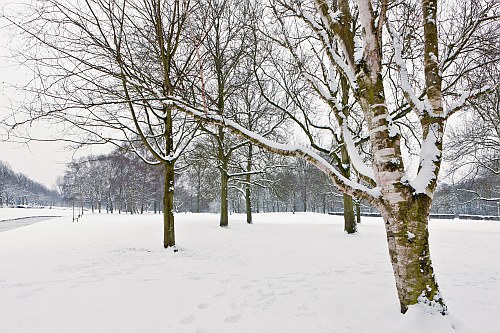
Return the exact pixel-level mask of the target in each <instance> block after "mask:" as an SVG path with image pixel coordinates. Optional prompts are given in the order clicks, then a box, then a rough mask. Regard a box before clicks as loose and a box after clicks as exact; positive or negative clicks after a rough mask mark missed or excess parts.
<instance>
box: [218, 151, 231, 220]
mask: <svg viewBox="0 0 500 333" xmlns="http://www.w3.org/2000/svg"><path fill="white" fill-rule="evenodd" d="M220 162H221V170H220V224H219V225H220V226H221V227H227V226H228V224H229V210H228V208H229V207H228V198H227V195H228V181H229V177H228V175H227V167H228V161H227V158H226V156H224V157H222V158H221V161H220Z"/></svg>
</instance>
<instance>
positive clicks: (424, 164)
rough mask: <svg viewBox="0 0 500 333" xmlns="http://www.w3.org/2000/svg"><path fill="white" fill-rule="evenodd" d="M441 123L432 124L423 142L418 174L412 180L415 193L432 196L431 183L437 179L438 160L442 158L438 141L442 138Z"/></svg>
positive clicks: (411, 183)
mask: <svg viewBox="0 0 500 333" xmlns="http://www.w3.org/2000/svg"><path fill="white" fill-rule="evenodd" d="M439 126H440V125H439V124H431V125H430V126H429V131H428V133H427V136H426V138H425V139H424V140H423V142H422V147H421V150H420V163H419V170H418V173H417V176H416V177H415V178H414V179H413V180H411V181H410V185H411V186H412V187H413V189H414V190H415V192H414V193H415V194H420V193H423V194H427V195H428V196H430V197H432V195H433V194H432V191H430V189H429V185H430V184H432V183H433V182H434V181H436V180H437V174H436V168H437V166H436V162H438V161H439V159H440V158H441V150H440V149H439V148H438V146H437V143H438V141H440V140H441V137H442V132H441V131H440V129H439Z"/></svg>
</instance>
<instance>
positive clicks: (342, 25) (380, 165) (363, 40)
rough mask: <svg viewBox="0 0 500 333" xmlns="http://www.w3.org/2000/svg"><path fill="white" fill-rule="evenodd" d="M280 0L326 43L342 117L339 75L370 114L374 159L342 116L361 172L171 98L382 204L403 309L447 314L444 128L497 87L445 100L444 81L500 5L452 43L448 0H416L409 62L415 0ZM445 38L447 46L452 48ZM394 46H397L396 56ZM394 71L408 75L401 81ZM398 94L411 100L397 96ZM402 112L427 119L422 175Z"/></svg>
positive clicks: (422, 123)
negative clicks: (437, 199)
mask: <svg viewBox="0 0 500 333" xmlns="http://www.w3.org/2000/svg"><path fill="white" fill-rule="evenodd" d="M271 3H272V9H273V12H274V14H275V15H276V16H275V17H277V19H278V20H287V19H289V18H290V17H292V19H296V18H297V17H299V18H300V19H302V20H303V22H306V23H307V25H308V26H309V28H310V32H311V35H312V36H314V38H316V40H317V42H318V43H320V44H321V46H322V48H323V52H324V53H325V66H326V67H327V68H328V71H329V73H331V75H330V80H329V82H330V83H331V84H330V85H329V86H324V85H321V82H318V83H317V87H318V90H320V88H321V89H322V90H324V92H323V93H324V94H325V95H326V96H327V97H328V100H329V101H330V102H331V104H332V106H333V108H332V109H333V111H334V112H335V113H336V117H337V118H339V119H342V120H344V119H346V118H347V117H346V115H345V113H344V108H343V107H342V105H341V103H339V97H338V96H337V91H336V90H335V86H338V82H332V80H331V78H335V77H337V78H338V77H340V80H346V82H347V84H348V86H349V88H350V94H351V96H352V97H353V98H354V99H355V101H356V103H357V105H358V106H359V108H360V111H361V114H362V116H363V118H364V120H365V121H366V124H367V130H368V139H369V145H370V150H371V154H372V158H371V160H370V161H369V163H364V162H363V160H362V158H361V156H360V155H359V152H358V150H357V149H356V147H355V145H354V144H353V142H352V138H351V133H350V132H349V131H348V130H347V128H346V127H344V128H342V124H339V125H340V126H339V127H340V128H341V129H342V138H343V140H344V142H345V147H346V152H347V154H348V155H349V160H350V163H351V165H352V168H353V169H354V171H355V172H356V173H357V174H358V175H359V176H360V177H359V179H361V181H354V180H352V179H350V178H348V177H346V176H345V175H344V174H343V173H342V172H341V171H339V170H338V169H337V168H335V167H334V166H333V165H332V164H330V163H329V162H328V161H327V160H326V159H325V158H324V157H323V156H322V155H320V154H319V153H318V152H317V151H315V150H314V149H311V148H308V147H303V146H298V145H287V144H283V143H277V142H273V141H270V140H268V139H266V138H263V137H262V136H260V135H258V134H256V133H254V132H252V131H249V130H248V129H246V128H244V127H242V126H240V125H239V124H237V123H235V122H232V121H230V120H227V119H225V118H224V117H223V116H221V115H219V114H217V113H216V112H208V113H207V112H203V110H199V109H196V108H191V107H189V105H187V104H186V103H185V102H184V101H183V100H182V99H181V98H178V97H176V96H172V97H168V96H166V100H168V101H169V102H170V103H171V104H173V105H175V107H177V108H179V109H182V110H184V111H185V112H187V113H190V114H191V115H193V116H195V117H197V118H199V119H203V120H204V121H206V122H211V123H214V124H217V125H221V124H222V125H224V126H226V127H227V128H229V129H231V130H232V131H233V132H235V133H237V134H239V135H241V136H243V137H245V138H247V139H249V140H251V141H252V142H254V143H255V144H257V145H259V146H261V147H264V148H266V149H268V150H269V151H272V152H274V153H277V154H282V155H287V156H295V157H299V158H302V159H304V160H306V161H308V162H309V163H311V164H312V165H314V166H316V167H317V168H318V169H320V170H321V171H323V172H324V173H325V174H327V175H328V176H329V177H330V179H331V180H332V181H333V182H334V183H335V185H336V186H337V187H338V188H339V189H340V190H341V191H342V192H344V193H346V194H348V195H351V196H353V197H354V198H356V199H358V200H364V201H366V202H368V203H370V204H371V205H373V206H374V207H376V208H377V209H378V210H379V212H380V213H381V215H382V217H383V219H384V222H385V228H386V234H387V243H388V248H389V256H390V259H391V263H392V267H393V271H394V277H395V282H396V288H397V293H398V297H399V302H400V305H401V311H402V312H403V313H405V312H406V311H407V310H408V308H409V306H411V305H415V304H420V305H423V306H426V307H429V308H431V309H432V311H435V312H438V313H441V314H443V315H445V314H447V313H448V310H447V306H446V304H445V301H444V299H443V296H442V295H441V292H440V290H439V287H438V283H437V280H436V277H435V275H434V271H433V267H432V261H431V256H430V252H429V232H428V222H429V213H430V208H431V204H432V198H433V195H434V192H435V190H436V186H437V181H438V174H439V170H440V168H441V158H442V145H443V134H444V130H445V126H446V121H447V119H448V118H449V117H450V116H451V115H452V114H453V113H455V112H456V111H457V110H460V109H461V107H462V106H463V105H464V103H465V102H466V101H467V100H468V99H470V98H473V97H475V96H477V95H480V94H484V93H486V92H488V91H489V88H488V87H470V86H467V84H465V82H462V84H461V85H459V86H458V88H461V89H462V92H461V93H455V98H454V100H453V101H449V100H445V94H444V92H446V91H445V90H444V89H443V84H444V83H447V82H450V80H453V79H452V78H448V79H447V81H445V80H443V75H444V73H445V71H446V70H447V69H449V68H452V67H453V66H451V65H450V64H452V63H454V62H455V61H457V60H458V59H459V58H461V55H463V53H464V52H466V50H467V46H468V45H469V42H470V41H471V38H470V37H471V36H474V35H475V34H477V33H480V27H481V26H482V25H484V24H485V23H486V22H488V21H489V19H490V18H491V15H495V14H494V9H495V4H494V3H493V2H491V3H490V2H485V3H483V4H482V6H481V11H480V12H481V16H477V17H476V18H475V20H474V21H473V22H474V23H475V25H474V26H473V27H472V28H471V29H464V31H466V33H464V34H463V35H457V36H456V39H453V38H452V41H450V42H449V43H448V44H447V45H446V46H444V45H442V44H441V40H442V39H441V38H440V37H441V35H440V34H439V31H438V22H439V17H438V13H441V15H443V14H442V12H440V11H439V7H438V5H439V3H438V0H422V1H421V2H420V4H418V3H414V5H415V6H416V7H415V8H417V9H418V10H417V11H416V12H415V13H419V14H420V17H419V19H418V21H417V23H415V22H412V23H414V27H415V30H414V31H413V33H416V34H420V35H421V37H420V38H417V39H416V41H417V44H418V45H419V46H420V49H421V52H420V53H419V54H412V56H414V57H415V58H418V59H419V61H420V64H421V66H407V65H406V61H407V59H406V57H405V53H404V43H403V38H402V35H403V37H407V36H404V30H403V27H404V26H403V25H404V23H405V21H404V20H401V19H398V22H396V20H393V18H394V17H395V15H397V13H398V10H400V9H401V7H402V6H405V2H397V1H396V2H389V1H384V0H382V1H370V0H357V1H348V0H338V1H333V2H330V1H326V0H314V1H300V2H299V1H291V2H290V1H286V2H285V1H283V2H281V1H279V0H276V1H272V2H271ZM332 3H333V5H332ZM412 3H413V2H412ZM280 15H281V16H280ZM270 20H272V19H270ZM396 23H399V24H400V25H399V26H398V24H396ZM457 23H458V24H461V23H464V24H465V23H466V22H465V21H463V22H457ZM401 24H403V25H401ZM443 47H446V52H442V48H443ZM387 52H389V53H390V54H391V57H390V59H389V60H388V59H387V57H386V55H387ZM442 53H444V54H442ZM413 59H414V58H413ZM391 66H392V68H396V69H397V76H398V77H397V78H394V77H392V78H387V77H385V76H384V74H385V73H387V72H386V70H387V67H391ZM419 78H421V79H420V80H419ZM390 79H392V80H396V81H397V82H398V84H396V85H395V87H392V88H391V86H390V82H389V83H388V81H390ZM455 82H458V81H457V80H455ZM315 84H316V83H315ZM455 88H457V86H456V87H455ZM458 88H457V89H455V92H456V91H458ZM391 89H395V91H396V92H398V93H399V95H396V94H395V93H393V92H391ZM398 96H401V102H402V103H397V102H398V99H397V97H398ZM445 102H447V103H446V106H445ZM401 114H404V115H411V116H413V117H414V118H415V119H416V120H417V125H418V127H419V130H418V131H415V132H414V135H415V136H416V137H417V139H418V140H419V142H420V149H419V153H418V167H417V170H416V174H415V175H412V173H411V166H410V165H409V163H408V161H407V160H406V159H405V158H404V143H403V142H404V140H403V138H402V134H401V131H400V130H399V128H398V126H397V123H396V122H395V120H394V119H393V117H395V116H399V117H401V116H400V115H401ZM347 116H349V115H347Z"/></svg>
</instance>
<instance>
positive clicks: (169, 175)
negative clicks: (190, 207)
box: [163, 162, 175, 248]
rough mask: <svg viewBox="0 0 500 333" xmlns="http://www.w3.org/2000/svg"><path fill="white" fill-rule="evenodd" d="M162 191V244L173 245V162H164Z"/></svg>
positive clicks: (165, 245)
mask: <svg viewBox="0 0 500 333" xmlns="http://www.w3.org/2000/svg"><path fill="white" fill-rule="evenodd" d="M164 175H165V183H164V192H163V246H164V247H165V248H167V247H169V246H174V245H175V230H174V163H173V162H165V163H164Z"/></svg>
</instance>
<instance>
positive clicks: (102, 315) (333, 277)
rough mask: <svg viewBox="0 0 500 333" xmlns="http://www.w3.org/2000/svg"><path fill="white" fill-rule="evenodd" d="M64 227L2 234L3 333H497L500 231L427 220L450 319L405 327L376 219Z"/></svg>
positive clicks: (106, 221) (415, 316)
mask: <svg viewBox="0 0 500 333" xmlns="http://www.w3.org/2000/svg"><path fill="white" fill-rule="evenodd" d="M244 219H245V217H244V216H243V215H232V216H230V226H229V228H227V229H223V228H220V227H218V215H215V214H177V215H176V235H177V243H178V244H179V248H180V251H179V252H177V253H174V252H173V251H172V250H171V249H167V250H165V249H163V247H162V218H161V216H160V215H152V214H150V215H123V214H122V215H118V214H114V215H106V214H102V215H99V214H95V215H92V214H87V215H85V216H84V217H83V218H82V219H81V220H80V222H78V223H72V222H71V217H60V218H56V219H52V220H47V221H43V222H39V223H36V224H32V225H29V226H26V227H21V228H17V229H13V230H10V231H5V232H1V233H0V332H5V333H11V332H12V333H18V332H51V333H54V332H72V333H75V332H120V333H124V332H134V333H136V332H173V333H182V332H186V333H187V332H194V333H208V332H216V333H225V332H230V333H232V332H245V333H246V332H249V333H251V332H259V333H260V332H261V333H268V332H273V333H294V332H308V333H315V332H356V333H358V332H405V333H407V332H426V333H432V332H434V333H437V332H440V333H441V332H452V331H453V330H452V329H451V326H452V325H453V326H455V327H456V330H455V331H453V332H498V327H500V322H499V313H500V301H499V300H500V283H499V279H500V260H498V254H499V252H500V251H499V250H500V242H499V240H500V237H499V236H500V223H499V222H478V221H457V220H455V221H431V224H430V233H431V251H432V258H433V260H434V267H435V271H436V274H437V277H438V282H439V283H440V286H441V288H442V292H443V294H444V297H445V300H446V301H447V303H448V306H449V309H450V312H451V314H452V316H449V317H442V316H440V315H429V314H425V313H423V311H422V310H420V309H418V308H415V307H414V308H413V309H411V310H410V311H409V313H408V314H406V315H404V316H403V315H401V314H399V304H398V301H397V296H396V290H395V286H394V278H393V275H392V269H391V265H390V263H389V256H388V250H387V245H386V242H385V232H384V227H383V224H382V220H381V219H380V218H364V219H363V223H362V225H361V226H360V231H359V234H357V235H354V236H349V235H347V234H345V233H344V232H343V225H342V218H341V217H338V216H328V215H320V214H313V213H302V214H301V213H299V214H295V215H292V214H291V213H276V214H255V215H254V221H255V224H254V225H247V224H246V223H245V222H244Z"/></svg>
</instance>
